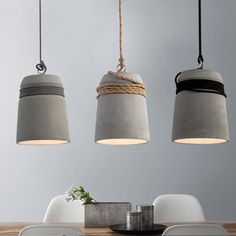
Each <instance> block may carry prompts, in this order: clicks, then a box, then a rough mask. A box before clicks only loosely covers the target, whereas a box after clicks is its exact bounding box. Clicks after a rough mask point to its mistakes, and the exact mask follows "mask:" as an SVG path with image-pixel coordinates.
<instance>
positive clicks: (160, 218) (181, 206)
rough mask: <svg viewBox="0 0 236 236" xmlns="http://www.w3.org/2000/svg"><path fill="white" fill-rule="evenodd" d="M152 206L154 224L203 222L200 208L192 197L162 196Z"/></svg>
mask: <svg viewBox="0 0 236 236" xmlns="http://www.w3.org/2000/svg"><path fill="white" fill-rule="evenodd" d="M153 205H154V222H155V223H158V222H191V221H205V217H204V214H203V210H202V207H201V205H200V203H199V201H198V200H197V198H195V197H194V196H192V195H187V194H164V195H161V196H159V197H157V198H156V199H155V201H154V202H153Z"/></svg>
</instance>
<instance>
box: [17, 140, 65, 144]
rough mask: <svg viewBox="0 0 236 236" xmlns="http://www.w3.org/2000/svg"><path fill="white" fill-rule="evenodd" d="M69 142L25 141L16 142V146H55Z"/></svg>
mask: <svg viewBox="0 0 236 236" xmlns="http://www.w3.org/2000/svg"><path fill="white" fill-rule="evenodd" d="M68 142H69V141H66V140H46V139H45V140H25V141H21V142H18V144H23V145H55V144H65V143H68Z"/></svg>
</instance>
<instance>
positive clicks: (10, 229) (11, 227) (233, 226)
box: [0, 222, 236, 236]
mask: <svg viewBox="0 0 236 236" xmlns="http://www.w3.org/2000/svg"><path fill="white" fill-rule="evenodd" d="M206 223H211V224H220V225H222V226H223V227H224V228H225V229H226V230H227V231H228V232H229V233H230V235H236V222H206ZM32 224H40V223H0V236H3V235H4V236H17V235H18V233H19V232H20V230H21V229H22V228H24V227H26V226H28V225H32ZM164 224H165V223H164ZM175 224H178V223H175ZM70 225H72V226H74V227H78V228H80V230H81V231H82V232H83V233H84V234H85V235H86V236H115V235H116V236H119V235H120V236H122V235H121V234H116V233H114V232H112V231H111V230H110V229H108V228H87V229H86V228H84V227H83V225H82V224H70ZM166 225H168V226H171V225H173V223H171V224H169V223H166Z"/></svg>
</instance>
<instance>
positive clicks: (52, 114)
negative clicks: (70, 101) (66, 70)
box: [17, 74, 70, 145]
mask: <svg viewBox="0 0 236 236" xmlns="http://www.w3.org/2000/svg"><path fill="white" fill-rule="evenodd" d="M69 141H70V137H69V129H68V121H67V112H66V104H65V98H64V89H63V84H62V81H61V80H60V78H59V77H57V76H55V75H48V74H45V75H43V74H39V75H31V76H27V77H25V78H24V79H23V81H22V83H21V91H20V100H19V106H18V123H17V143H18V144H31V145H49V144H63V143H68V142H69Z"/></svg>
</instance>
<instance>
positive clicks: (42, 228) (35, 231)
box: [18, 225, 83, 236]
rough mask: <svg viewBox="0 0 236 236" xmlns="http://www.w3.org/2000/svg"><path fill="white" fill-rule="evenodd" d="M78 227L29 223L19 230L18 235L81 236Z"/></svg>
mask: <svg viewBox="0 0 236 236" xmlns="http://www.w3.org/2000/svg"><path fill="white" fill-rule="evenodd" d="M82 235H83V234H82V233H81V232H80V231H79V229H77V228H74V227H70V226H62V225H31V226H28V227H25V228H24V229H22V230H21V232H20V233H19V235H18V236H82Z"/></svg>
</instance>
